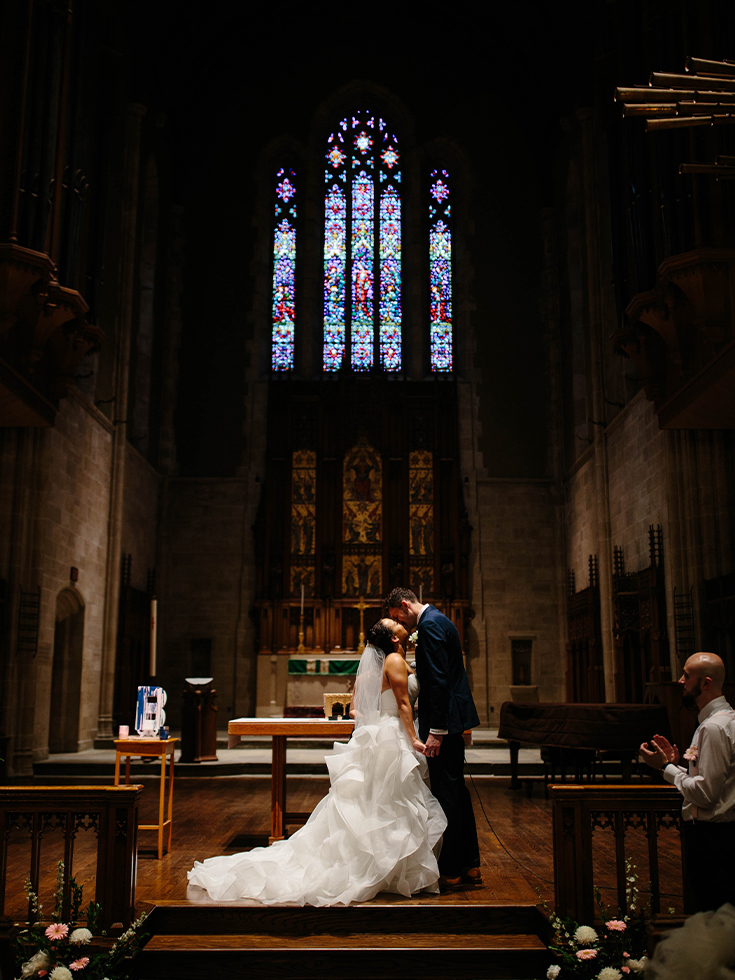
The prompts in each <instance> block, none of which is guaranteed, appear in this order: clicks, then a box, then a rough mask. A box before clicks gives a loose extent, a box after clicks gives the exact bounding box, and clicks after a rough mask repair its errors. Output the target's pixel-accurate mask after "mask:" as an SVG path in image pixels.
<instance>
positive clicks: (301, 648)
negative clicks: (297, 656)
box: [296, 611, 306, 653]
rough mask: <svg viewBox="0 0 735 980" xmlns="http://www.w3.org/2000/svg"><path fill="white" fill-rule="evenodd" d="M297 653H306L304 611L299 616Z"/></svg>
mask: <svg viewBox="0 0 735 980" xmlns="http://www.w3.org/2000/svg"><path fill="white" fill-rule="evenodd" d="M296 652H297V653H306V647H305V646H304V613H303V611H302V613H301V615H300V616H299V645H298V647H297V648H296Z"/></svg>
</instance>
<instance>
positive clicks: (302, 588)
mask: <svg viewBox="0 0 735 980" xmlns="http://www.w3.org/2000/svg"><path fill="white" fill-rule="evenodd" d="M301 615H302V616H303V615H304V583H303V582H302V583H301Z"/></svg>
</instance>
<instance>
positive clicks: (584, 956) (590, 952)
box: [575, 949, 597, 960]
mask: <svg viewBox="0 0 735 980" xmlns="http://www.w3.org/2000/svg"><path fill="white" fill-rule="evenodd" d="M575 955H576V957H577V959H578V960H593V959H594V958H595V957H596V956H597V950H596V949H578V950H577V952H576V954H575Z"/></svg>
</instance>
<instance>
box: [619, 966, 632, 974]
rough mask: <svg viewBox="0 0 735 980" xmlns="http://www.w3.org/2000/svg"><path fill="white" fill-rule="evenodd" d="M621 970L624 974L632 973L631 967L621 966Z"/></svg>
mask: <svg viewBox="0 0 735 980" xmlns="http://www.w3.org/2000/svg"><path fill="white" fill-rule="evenodd" d="M620 969H621V970H622V971H623V973H630V967H629V966H621V967H620Z"/></svg>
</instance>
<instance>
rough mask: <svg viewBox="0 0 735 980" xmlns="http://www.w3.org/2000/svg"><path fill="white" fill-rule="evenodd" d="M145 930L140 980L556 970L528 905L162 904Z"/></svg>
mask: <svg viewBox="0 0 735 980" xmlns="http://www.w3.org/2000/svg"><path fill="white" fill-rule="evenodd" d="M144 930H145V931H146V932H149V933H150V934H151V938H150V939H149V940H148V942H147V943H146V945H145V948H144V949H143V950H142V951H141V952H140V954H139V955H138V956H137V957H136V960H135V963H134V968H133V969H134V977H135V978H137V980H169V978H171V980H174V978H176V980H181V978H182V977H186V978H187V980H210V978H211V977H213V976H225V975H226V976H227V977H228V978H233V980H239V978H243V980H245V978H248V980H259V978H261V977H262V978H263V980H265V978H268V980H271V978H281V977H282V978H284V980H285V978H288V980H299V978H301V980H324V978H325V977H328V976H332V975H336V976H339V975H340V974H344V975H348V976H350V978H351V980H375V978H376V977H380V978H381V980H393V978H395V980H414V978H415V980H431V978H432V977H436V978H437V980H440V978H441V980H445V978H446V977H452V978H457V980H472V978H480V977H481V978H483V980H494V978H498V980H501V978H518V977H533V976H543V975H545V973H546V968H547V967H548V965H549V963H550V962H551V960H550V958H549V954H548V952H547V950H546V945H545V943H544V941H543V938H542V937H543V936H544V935H547V934H548V921H547V920H546V918H545V916H544V915H543V914H542V913H541V911H540V910H539V909H538V908H537V907H536V906H532V905H528V906H510V907H509V906H490V905H480V904H471V905H470V904H467V905H428V904H421V903H416V904H405V905H401V904H392V903H391V904H386V905H353V906H347V907H335V908H312V907H305V908H301V907H296V906H279V907H277V908H274V907H268V908H264V907H261V906H252V905H235V904H228V905H195V904H192V905H188V904H187V905H183V904H177V903H166V904H162V905H158V906H156V908H155V909H154V910H153V911H152V912H151V914H150V916H149V919H148V921H147V922H146V925H145V927H144Z"/></svg>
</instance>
